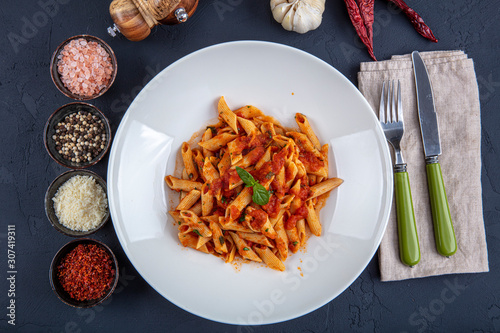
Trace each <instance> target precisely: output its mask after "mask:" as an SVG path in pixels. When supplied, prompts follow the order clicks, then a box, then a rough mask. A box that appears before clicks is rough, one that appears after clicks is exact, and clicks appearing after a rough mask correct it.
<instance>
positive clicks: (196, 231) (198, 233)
mask: <svg viewBox="0 0 500 333" xmlns="http://www.w3.org/2000/svg"><path fill="white" fill-rule="evenodd" d="M193 231H194V232H195V233H196V234H197V235H198V236H200V237H203V236H202V235H201V234H200V232H199V231H198V230H196V229H194V230H193Z"/></svg>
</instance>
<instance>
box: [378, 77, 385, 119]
mask: <svg viewBox="0 0 500 333" xmlns="http://www.w3.org/2000/svg"><path fill="white" fill-rule="evenodd" d="M384 98H385V81H384V82H383V83H382V93H381V96H380V107H379V109H378V118H379V120H380V122H381V123H385V102H384Z"/></svg>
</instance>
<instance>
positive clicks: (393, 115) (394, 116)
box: [391, 80, 398, 123]
mask: <svg viewBox="0 0 500 333" xmlns="http://www.w3.org/2000/svg"><path fill="white" fill-rule="evenodd" d="M391 97H392V104H391V122H393V123H395V122H397V121H398V120H397V114H396V113H397V112H396V88H395V86H394V80H392V89H391Z"/></svg>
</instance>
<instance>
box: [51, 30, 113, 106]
mask: <svg viewBox="0 0 500 333" xmlns="http://www.w3.org/2000/svg"><path fill="white" fill-rule="evenodd" d="M57 58H58V59H59V60H58V62H57V71H58V72H59V74H60V78H61V81H62V83H63V84H64V86H65V87H66V88H68V90H69V91H71V92H72V93H74V94H76V95H80V96H86V97H90V96H93V95H97V94H98V93H99V92H100V91H101V90H102V89H104V88H106V86H107V85H108V83H109V81H110V80H111V76H112V74H113V65H112V63H111V57H110V56H109V54H108V52H106V50H105V49H104V48H103V47H102V46H101V45H100V44H99V43H97V42H93V41H86V40H85V39H83V38H79V39H76V40H75V39H74V40H72V41H70V42H69V43H68V44H66V45H65V46H64V48H63V50H62V51H61V53H60V54H59V55H58V57H57Z"/></svg>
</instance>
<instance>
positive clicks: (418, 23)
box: [389, 0, 438, 43]
mask: <svg viewBox="0 0 500 333" xmlns="http://www.w3.org/2000/svg"><path fill="white" fill-rule="evenodd" d="M389 1H390V2H392V3H394V4H395V5H396V6H398V7H399V8H401V9H402V10H403V12H404V13H405V14H406V16H407V17H408V18H409V19H410V22H411V24H413V27H414V28H415V30H417V32H418V33H419V34H421V35H422V36H424V37H425V38H427V39H429V40H431V41H433V42H434V43H437V41H438V40H437V39H436V37H434V34H433V33H432V30H431V28H429V27H428V26H427V24H425V23H424V20H423V19H422V18H421V17H420V15H418V14H417V12H415V11H414V10H413V9H411V8H410V7H408V5H407V4H406V3H405V2H404V1H403V0H389Z"/></svg>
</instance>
